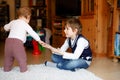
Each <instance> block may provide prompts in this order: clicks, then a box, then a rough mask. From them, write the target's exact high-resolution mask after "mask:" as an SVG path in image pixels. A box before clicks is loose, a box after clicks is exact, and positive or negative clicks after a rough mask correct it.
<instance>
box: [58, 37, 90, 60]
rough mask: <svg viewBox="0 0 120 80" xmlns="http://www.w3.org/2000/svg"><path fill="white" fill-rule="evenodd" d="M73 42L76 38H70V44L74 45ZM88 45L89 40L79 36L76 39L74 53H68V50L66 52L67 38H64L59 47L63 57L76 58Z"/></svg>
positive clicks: (67, 46)
mask: <svg viewBox="0 0 120 80" xmlns="http://www.w3.org/2000/svg"><path fill="white" fill-rule="evenodd" d="M74 42H76V39H75V40H71V44H72V45H74ZM88 46H89V42H88V41H87V40H86V39H85V38H79V39H78V41H77V47H76V49H75V51H74V53H69V52H66V50H67V49H68V48H69V44H68V40H67V39H66V40H65V42H64V44H63V45H62V47H61V48H60V49H61V51H63V52H64V55H63V58H65V59H78V58H79V57H80V56H81V54H82V52H83V50H84V49H85V48H86V47H88Z"/></svg>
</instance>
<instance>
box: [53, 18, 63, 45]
mask: <svg viewBox="0 0 120 80" xmlns="http://www.w3.org/2000/svg"><path fill="white" fill-rule="evenodd" d="M64 26H65V24H64V20H62V19H55V20H52V34H53V36H52V46H54V47H61V45H62V44H63V43H64V40H65V36H64Z"/></svg>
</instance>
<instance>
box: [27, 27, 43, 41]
mask: <svg viewBox="0 0 120 80" xmlns="http://www.w3.org/2000/svg"><path fill="white" fill-rule="evenodd" d="M26 31H27V32H28V34H29V35H30V36H32V37H33V38H34V39H35V40H36V41H39V40H41V39H40V37H39V35H38V34H37V33H36V32H35V31H34V30H33V29H32V28H31V27H30V26H29V25H27V26H26Z"/></svg>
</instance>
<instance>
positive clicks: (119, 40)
mask: <svg viewBox="0 0 120 80" xmlns="http://www.w3.org/2000/svg"><path fill="white" fill-rule="evenodd" d="M114 48H115V51H114V53H115V56H120V33H119V32H116V35H115V42H114Z"/></svg>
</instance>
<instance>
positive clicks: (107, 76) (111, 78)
mask: <svg viewBox="0 0 120 80" xmlns="http://www.w3.org/2000/svg"><path fill="white" fill-rule="evenodd" d="M32 51H33V49H32V48H29V49H28V48H26V52H27V58H28V59H27V61H28V65H29V64H41V63H44V62H45V61H46V60H50V57H51V52H50V51H49V50H48V49H45V51H44V52H43V53H42V54H41V55H33V54H32ZM3 56H4V42H0V67H2V66H3V61H4V57H3ZM14 66H18V63H17V62H16V61H15V62H14ZM87 70H89V71H91V72H93V73H94V74H95V75H97V76H99V77H101V78H102V79H103V80H120V62H117V63H115V62H113V61H112V59H109V58H106V57H94V58H93V62H92V64H91V66H90V67H89V68H88V69H87Z"/></svg>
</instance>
